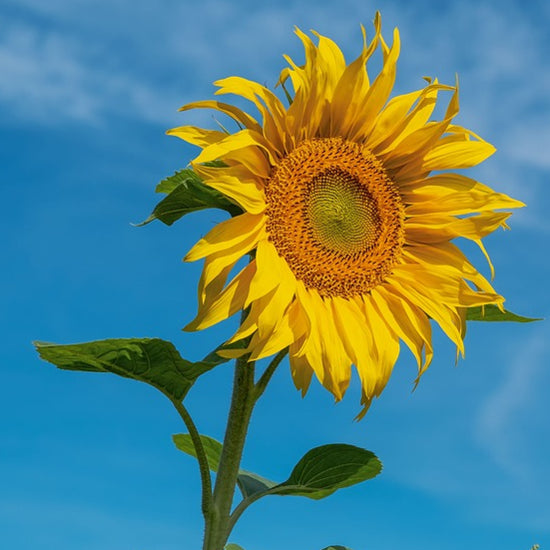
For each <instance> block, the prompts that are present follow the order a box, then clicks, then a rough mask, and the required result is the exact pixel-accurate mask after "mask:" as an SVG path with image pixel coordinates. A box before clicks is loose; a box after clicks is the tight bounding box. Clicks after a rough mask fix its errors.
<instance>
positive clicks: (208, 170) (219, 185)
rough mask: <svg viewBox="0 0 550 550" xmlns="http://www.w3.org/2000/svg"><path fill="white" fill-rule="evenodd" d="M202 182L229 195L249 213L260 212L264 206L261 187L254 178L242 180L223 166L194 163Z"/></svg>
mask: <svg viewBox="0 0 550 550" xmlns="http://www.w3.org/2000/svg"><path fill="white" fill-rule="evenodd" d="M194 169H195V171H196V172H197V173H198V174H199V175H200V176H201V177H203V178H204V182H205V183H206V184H207V185H208V186H209V187H213V188H214V189H217V190H218V191H220V193H223V194H224V195H225V196H226V197H229V198H230V199H232V200H233V201H234V202H236V203H237V204H238V205H239V206H241V207H242V208H243V209H244V210H246V211H247V212H248V213H250V214H261V213H262V212H263V211H264V210H265V207H266V204H265V195H264V191H263V187H262V186H261V185H259V184H258V182H257V181H256V179H255V178H250V179H249V180H248V181H246V180H245V181H243V180H241V179H239V178H237V177H235V176H232V175H230V174H228V173H227V172H228V171H227V170H224V168H214V167H211V166H201V165H195V167H194Z"/></svg>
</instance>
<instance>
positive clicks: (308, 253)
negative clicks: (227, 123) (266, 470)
mask: <svg viewBox="0 0 550 550" xmlns="http://www.w3.org/2000/svg"><path fill="white" fill-rule="evenodd" d="M374 27H375V34H374V37H373V38H372V40H371V41H370V42H367V39H366V35H365V31H364V29H362V30H363V49H362V51H361V54H360V55H359V57H358V58H357V59H356V60H355V61H353V62H352V63H350V64H349V65H347V64H346V61H345V59H344V56H343V54H342V52H341V51H340V49H339V48H338V46H337V45H336V44H335V43H334V42H332V41H331V40H329V39H328V38H326V37H324V36H321V35H318V34H317V33H315V36H316V37H317V38H318V44H317V45H316V44H315V43H314V42H313V41H312V40H311V39H310V38H309V37H308V36H307V35H305V34H304V33H302V32H301V31H300V30H296V34H297V35H298V36H299V38H300V39H301V40H302V42H303V44H304V47H305V56H306V61H305V64H304V65H303V66H299V65H297V64H295V63H294V62H293V61H292V60H291V59H290V58H288V57H286V60H287V61H288V63H289V68H287V69H285V70H284V71H283V72H282V73H281V77H280V81H279V83H280V84H281V85H283V86H284V85H285V82H287V81H288V79H290V81H291V83H292V87H293V89H294V97H293V98H292V100H291V102H290V106H289V107H285V106H284V104H283V103H282V101H280V100H279V99H278V97H277V96H276V95H274V94H273V93H272V92H271V91H270V90H268V89H266V88H265V87H263V86H261V85H260V84H258V83H256V82H252V81H249V80H245V79H243V78H239V77H230V78H226V79H224V80H220V81H218V82H216V85H217V86H218V87H219V90H218V91H217V92H216V93H217V94H235V95H238V96H241V97H243V98H245V99H247V100H250V101H251V102H252V103H253V104H254V105H255V106H256V108H257V110H258V111H259V113H260V115H261V118H262V120H261V123H259V122H257V121H256V120H255V119H254V118H253V117H252V116H250V115H248V114H247V113H245V112H244V111H242V110H241V109H239V108H237V107H234V106H232V105H230V104H226V103H221V102H217V101H200V102H196V103H192V104H189V105H186V106H184V107H182V110H188V109H193V108H212V109H217V110H218V111H220V112H222V113H224V114H226V115H228V116H229V117H231V118H233V119H234V120H235V121H236V122H237V123H238V124H239V126H240V127H241V128H242V129H241V130H240V131H237V132H236V133H234V134H228V133H227V132H223V131H212V130H204V129H200V128H196V127H192V126H183V127H180V128H175V129H173V130H170V131H169V132H168V133H169V134H172V135H175V136H178V137H180V138H182V139H184V140H185V141H187V142H189V143H192V144H194V145H198V146H199V147H201V148H202V152H201V153H200V154H199V156H198V157H197V158H196V159H195V160H194V162H193V163H192V166H193V168H194V170H195V171H196V172H197V173H198V174H199V175H200V176H201V177H202V178H203V179H204V181H205V183H206V184H207V185H209V186H211V187H213V188H214V189H217V190H218V191H220V192H221V193H223V194H224V195H225V196H227V197H228V198H229V199H230V200H232V201H233V202H235V203H236V204H238V205H239V206H240V207H241V208H242V210H243V213H242V214H241V215H238V216H236V217H234V218H231V219H228V220H227V221H224V222H222V223H220V224H219V225H217V226H216V227H214V228H213V229H212V230H211V231H210V232H209V233H208V234H207V235H206V236H205V237H203V238H202V239H201V240H200V241H199V242H198V243H197V244H196V245H195V246H194V247H193V248H192V249H191V251H190V252H189V253H188V254H187V256H186V260H188V261H194V260H198V259H201V258H204V259H205V265H204V271H203V273H202V277H201V280H200V283H199V310H198V315H197V317H196V318H195V319H194V321H193V322H192V323H190V324H189V325H188V327H186V328H187V329H189V330H198V329H203V328H206V327H209V326H211V325H213V324H215V323H218V322H219V321H222V320H223V319H226V318H228V317H229V316H231V315H233V314H235V313H236V312H238V311H239V310H242V309H245V308H249V312H248V315H247V317H246V319H245V320H244V322H243V323H242V325H241V326H240V328H239V329H238V331H237V332H236V334H235V335H234V336H233V338H232V339H231V341H236V340H239V339H242V338H244V337H251V340H250V344H249V346H248V348H247V350H246V352H247V353H250V360H257V359H261V358H264V357H267V356H270V355H272V354H275V353H277V352H279V351H281V350H282V349H284V348H286V347H289V358H290V367H291V371H292V376H293V379H294V383H295V385H296V387H297V388H298V389H300V390H302V392H303V393H305V392H306V391H307V388H308V386H309V384H310V381H311V378H312V374H313V373H315V375H316V376H317V378H318V379H319V381H320V382H321V383H322V384H323V386H325V387H326V388H327V389H328V390H329V391H331V392H332V393H333V394H334V396H335V397H336V399H338V400H339V399H341V398H342V396H343V394H344V392H345V391H346V389H347V387H348V385H349V381H350V377H351V368H352V365H355V367H356V369H357V372H358V373H359V377H360V379H361V385H362V395H363V398H362V404H363V405H364V408H363V411H362V413H361V414H360V416H361V415H362V414H364V412H365V411H366V409H367V408H368V405H369V404H370V402H371V400H372V398H373V397H375V396H378V395H379V394H380V393H381V392H382V390H383V389H384V386H385V385H386V383H387V381H388V379H389V377H390V374H391V371H392V369H393V366H394V364H395V362H396V360H397V358H398V355H399V348H400V341H403V342H404V343H405V344H406V345H407V346H408V347H409V348H410V350H411V351H412V353H413V354H414V356H415V358H416V361H417V363H418V371H419V375H418V376H419V377H420V375H421V374H422V373H423V372H424V371H425V370H426V368H427V367H428V365H429V364H430V361H431V359H432V355H433V350H432V343H431V326H430V319H432V320H434V321H435V322H436V323H437V324H438V325H439V326H440V327H441V329H442V330H443V331H444V332H445V334H446V335H447V336H448V337H449V338H450V339H451V340H452V341H453V342H454V343H455V344H456V346H457V349H458V351H460V352H461V353H462V354H463V353H464V344H463V337H464V326H465V311H466V308H468V307H472V306H482V305H485V304H497V305H499V307H502V306H501V304H502V302H503V301H504V299H503V298H502V297H501V296H500V295H498V294H497V293H496V292H495V291H494V290H493V288H492V286H491V284H490V283H489V282H488V281H487V279H486V278H485V277H483V276H482V275H481V274H480V273H479V272H478V271H477V270H476V268H474V267H473V265H472V264H471V263H470V262H469V261H468V260H467V258H466V257H465V256H464V254H463V253H462V252H461V251H460V250H459V249H458V248H457V247H456V246H455V244H453V243H452V242H451V241H452V240H453V239H455V238H457V237H464V238H466V239H470V240H472V241H473V242H475V243H476V244H477V245H479V246H480V247H481V249H482V250H483V252H484V253H485V255H486V256H487V254H486V252H485V249H484V248H483V245H482V242H481V239H482V237H485V236H486V235H487V234H489V233H491V232H492V231H494V230H495V229H497V228H498V227H504V228H506V227H507V226H506V219H507V218H508V217H509V216H510V213H508V212H497V210H500V209H509V208H517V207H520V206H523V204H522V203H520V202H519V201H516V200H514V199H511V198H509V197H508V196H506V195H503V194H501V193H495V192H494V191H492V190H491V189H490V188H488V187H486V186H485V185H483V184H481V183H478V182H477V181H474V180H473V179H470V178H467V177H465V176H463V175H460V174H457V173H449V172H441V171H446V170H449V169H454V170H457V169H463V168H469V167H471V166H475V165H477V164H479V163H480V162H482V161H483V160H485V159H486V158H487V157H489V156H490V155H491V154H492V153H493V152H494V148H493V146H492V145H490V144H489V143H487V142H485V141H483V140H482V139H481V138H480V137H478V136H476V135H475V134H473V133H472V132H470V131H469V130H466V129H465V128H462V127H460V126H456V125H454V124H453V123H452V120H453V118H454V117H455V116H456V114H457V113H458V85H457V86H444V85H441V84H439V83H438V82H437V80H433V81H432V80H430V79H427V85H426V86H425V87H424V88H423V89H421V90H418V91H415V92H411V93H408V94H405V95H400V96H397V97H394V98H393V99H390V100H389V96H390V92H391V90H392V88H393V84H394V80H395V74H396V62H397V58H398V55H399V48H400V42H399V33H398V30H397V29H395V31H394V36H393V44H392V46H391V47H389V46H388V45H387V44H386V42H385V41H384V39H383V37H382V35H381V31H380V28H381V26H380V16H379V14H377V15H376V18H375V21H374ZM378 47H380V49H381V51H382V56H383V66H382V70H381V71H380V73H379V74H378V75H377V76H376V78H375V79H374V80H373V81H372V82H371V81H370V79H369V75H368V72H367V67H366V65H367V61H368V60H369V58H370V57H371V56H372V54H373V53H374V52H375V51H376V50H377V48H378ZM285 90H286V88H285ZM441 91H450V92H452V96H451V99H450V101H449V104H448V107H447V110H446V113H445V116H444V118H443V120H441V121H431V120H430V117H431V115H432V113H433V110H434V107H435V105H436V100H437V97H438V93H439V92H441ZM214 160H217V161H222V163H220V164H219V165H218V164H217V165H215V166H212V165H205V163H209V162H210V161H214ZM432 172H435V174H433V175H432ZM247 253H253V256H254V258H253V259H252V260H251V262H250V263H249V264H248V265H246V267H244V268H243V269H242V270H241V271H240V272H239V273H238V275H236V276H235V277H234V278H233V279H232V280H231V281H230V282H229V284H226V283H227V279H228V277H229V274H230V272H231V270H232V269H233V268H234V266H235V265H236V263H237V262H238V261H239V259H240V258H242V257H243V256H244V255H246V254H247ZM487 258H488V256H487ZM489 264H490V261H489ZM491 271H492V266H491ZM417 380H418V379H417Z"/></svg>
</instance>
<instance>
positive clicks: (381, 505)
mask: <svg viewBox="0 0 550 550" xmlns="http://www.w3.org/2000/svg"><path fill="white" fill-rule="evenodd" d="M523 4H524V3H523V2H521V1H520V0H517V1H512V0H505V1H496V0H494V1H493V0H477V1H475V2H474V1H470V0H466V1H461V2H445V1H435V0H433V1H432V0H421V1H415V2H414V3H413V2H406V1H404V0H401V1H399V0H380V1H379V2H377V3H375V2H365V1H364V0H362V1H355V0H340V1H339V2H334V3H333V2H330V3H329V2H326V3H320V4H319V3H318V2H316V1H315V2H314V1H313V0H311V1H310V0H307V1H302V2H298V1H286V2H275V3H273V4H270V5H269V6H268V5H267V4H263V3H257V2H256V3H252V2H240V3H225V2H221V1H211V0H204V1H201V2H199V3H197V5H195V3H191V2H185V1H183V0H180V1H177V0H162V1H157V2H131V1H130V0H78V1H77V0H49V1H48V2H44V1H43V0H17V1H12V0H3V1H2V3H1V4H0V29H1V32H0V75H1V77H0V140H1V144H2V146H1V148H0V167H1V168H0V183H1V185H2V195H3V204H4V209H3V210H4V212H3V215H2V217H1V221H0V223H1V224H2V233H3V235H5V236H6V235H7V238H6V237H4V239H3V242H4V247H3V250H4V253H3V258H4V260H3V264H2V265H3V266H4V267H3V269H2V270H1V272H0V284H1V287H2V289H3V292H2V293H0V308H1V309H0V311H2V316H1V318H0V322H1V324H2V327H1V328H2V334H3V335H4V343H3V353H2V356H1V359H0V369H1V373H2V385H1V386H0V408H1V414H0V418H1V420H0V433H1V437H0V488H1V489H0V547H2V548H9V549H10V550H30V549H33V550H37V549H38V550H40V549H45V550H48V549H54V548H55V549H56V550H73V549H78V550H176V549H178V548H179V549H193V548H199V547H200V539H201V531H202V524H201V516H200V512H199V487H198V479H197V478H198V475H197V471H196V467H195V464H194V462H193V461H192V459H190V458H188V457H187V456H185V455H182V454H181V453H179V452H178V451H176V450H175V449H174V448H173V446H172V443H171V439H170V436H171V434H173V433H178V432H182V431H184V429H183V427H182V426H181V425H180V421H179V419H178V417H177V416H176V414H175V412H173V411H172V410H171V408H170V405H169V403H168V402H167V401H166V400H165V399H164V398H163V397H162V396H160V395H158V394H157V393H155V391H154V390H152V389H151V388H149V387H147V386H145V385H142V384H139V383H132V382H130V381H127V380H119V379H117V378H116V377H114V376H110V375H95V376H94V375H87V374H83V373H67V372H61V371H58V370H57V369H55V368H54V367H53V366H51V365H48V364H46V363H43V362H41V361H40V360H39V359H38V358H37V356H36V354H35V353H34V351H33V349H32V347H31V344H30V342H31V341H32V340H35V339H39V340H46V341H53V342H60V343H71V342H78V341H85V340H93V339H98V338H107V337H130V336H159V337H161V338H164V339H169V340H172V341H173V342H174V343H175V344H176V345H177V347H178V348H179V349H180V350H181V352H182V354H183V355H184V356H186V357H188V358H190V359H198V358H200V357H202V356H203V355H204V354H205V353H206V352H207V351H209V349H210V348H211V347H213V346H214V345H216V344H217V343H219V342H220V341H223V339H224V338H225V337H227V336H228V335H229V334H230V333H231V330H232V328H233V327H234V322H233V321H229V322H227V323H225V324H223V325H221V326H220V327H216V328H213V329H209V330H208V331H205V332H202V333H198V334H191V335H190V334H187V333H183V332H181V330H180V329H181V327H182V326H184V325H185V324H186V323H187V322H188V321H189V320H190V318H191V317H192V316H193V313H194V309H195V286H196V283H197V280H198V276H199V272H200V265H199V264H196V265H195V264H182V263H181V258H182V257H183V255H184V254H185V252H186V251H187V250H188V249H189V247H190V246H191V245H192V244H193V242H194V241H196V240H197V239H198V237H199V236H200V235H202V234H204V233H205V232H206V231H208V229H209V228H210V227H212V226H213V225H214V224H215V223H216V222H217V221H219V220H221V219H222V215H220V214H218V213H216V212H210V211H207V212H204V213H201V214H195V215H192V216H189V217H188V218H186V219H184V220H182V221H181V222H179V223H178V224H176V225H175V226H173V227H172V228H167V227H165V226H162V225H161V224H160V223H159V224H151V225H149V226H147V227H145V228H135V227H132V226H131V225H130V224H131V222H138V221H141V220H142V219H144V218H145V217H146V216H147V215H148V214H149V212H150V210H151V208H152V206H153V205H154V203H155V200H157V197H155V195H154V193H153V189H154V186H155V184H156V183H157V182H158V181H159V180H160V179H162V178H163V177H165V176H166V175H168V174H170V173H172V172H173V171H174V170H176V169H178V168H182V167H184V166H185V165H186V164H187V162H188V161H189V160H190V159H191V158H192V157H193V155H194V153H195V152H194V151H193V149H192V148H190V147H188V146H186V145H185V144H183V142H181V141H179V140H177V139H174V138H170V137H166V136H165V135H164V132H165V130H166V129H167V128H170V127H173V126H178V125H182V124H186V123H201V124H206V125H213V124H214V121H213V119H212V117H211V115H210V114H209V113H205V112H201V113H197V114H195V113H186V114H178V113H177V112H176V111H177V108H178V107H179V106H180V105H182V104H184V103H186V102H188V101H192V100H198V99H203V98H209V97H211V94H212V92H213V87H212V84H211V83H212V82H213V81H214V80H216V79H218V78H221V77H224V76H229V75H232V74H238V75H242V76H245V77H248V78H253V79H255V80H257V81H259V82H262V83H265V84H267V85H273V84H274V83H275V81H276V78H277V76H278V73H279V71H280V69H281V68H282V67H283V66H284V61H283V59H282V54H283V53H287V54H290V55H291V56H292V57H294V58H295V59H301V55H302V52H301V46H300V43H299V40H298V39H297V38H296V37H295V36H294V34H293V27H294V25H298V26H300V27H301V28H302V29H305V30H307V29H310V28H313V29H316V30H318V31H319V32H321V33H324V34H327V35H328V36H331V37H332V38H334V39H335V40H336V41H337V42H338V43H339V44H341V46H342V48H343V49H344V51H345V52H346V54H347V55H348V58H353V56H354V55H356V54H357V52H358V51H359V48H360V44H361V34H360V30H359V23H361V22H363V23H365V24H366V25H369V24H370V21H371V20H372V18H373V15H374V12H375V10H377V9H379V10H381V12H382V20H383V27H384V29H385V31H386V32H385V34H386V35H387V36H390V32H391V29H392V28H393V27H394V26H399V28H400V31H401V35H402V42H403V47H402V54H401V58H400V63H399V74H398V78H397V84H396V93H402V92H405V91H410V90H412V89H417V88H418V87H419V86H421V80H420V77H422V76H424V75H430V76H437V77H439V79H440V80H441V81H443V82H451V83H452V82H454V75H455V73H458V75H459V78H460V84H461V113H460V115H459V122H460V123H461V124H463V125H465V126H467V127H469V128H471V129H472V130H474V131H476V132H478V133H480V134H481V135H482V136H483V137H484V138H485V139H487V140H488V141H490V142H492V143H494V144H495V145H496V147H497V149H498V151H497V153H496V154H495V155H494V156H493V157H492V158H491V159H489V161H487V162H486V163H484V164H483V165H482V166H480V167H477V168H476V169H475V170H473V171H472V172H471V174H472V175H473V177H476V178H477V179H479V180H480V181H483V182H485V183H488V184H490V185H491V186H493V187H494V188H495V189H497V190H500V191H504V192H507V193H509V194H511V195H512V196H514V197H516V198H519V199H521V200H523V201H524V202H526V203H527V204H528V208H525V209H523V210H522V211H520V212H518V213H517V214H515V215H514V216H513V218H512V220H511V227H512V230H511V231H509V232H506V233H504V232H499V233H498V234H495V235H492V236H491V237H490V238H488V239H487V242H486V245H487V248H488V250H489V252H490V253H491V256H492V258H493V261H494V264H495V267H496V279H495V285H496V288H497V289H498V290H499V291H500V292H501V293H502V294H503V295H504V296H506V297H507V300H508V302H507V304H508V307H509V308H510V309H512V310H514V311H517V312H518V313H522V314H524V315H531V316H544V317H547V318H548V317H549V316H550V315H549V310H550V303H549V299H548V292H547V281H548V276H549V261H548V259H547V254H546V253H545V251H546V250H547V242H548V238H549V236H550V222H549V218H548V215H547V212H548V209H549V207H550V200H549V196H548V191H547V185H548V177H549V175H550V155H549V154H548V151H550V93H549V92H550V66H549V65H550V63H549V61H548V56H547V55H546V54H545V52H547V51H548V49H549V48H550V33H549V30H550V5H549V4H548V3H547V2H543V1H542V0H540V1H533V2H530V3H529V4H528V5H526V6H525V5H523ZM472 253H473V254H474V257H475V258H476V261H477V264H478V265H479V267H480V268H481V269H482V270H485V272H486V266H485V264H484V263H483V260H482V258H480V257H479V255H478V254H477V253H475V251H472ZM435 334H436V336H435V347H436V358H435V360H434V363H433V364H432V366H431V367H430V369H429V371H428V372H427V373H426V374H425V375H424V377H423V379H422V381H421V384H420V385H419V387H418V389H417V390H416V391H415V392H414V393H411V388H412V382H413V380H414V378H415V370H414V364H413V359H412V357H411V356H410V355H408V354H407V352H405V353H403V355H402V357H401V358H400V360H399V362H398V364H397V366H396V369H395V371H394V375H393V377H392V379H391V381H390V383H389V385H388V388H387V389H386V391H385V392H384V394H383V396H382V398H381V399H380V400H378V401H377V402H375V404H374V405H373V407H372V408H371V410H370V411H369V414H368V415H367V417H366V418H365V420H364V421H362V422H361V423H355V422H353V421H352V419H353V417H354V416H355V414H356V413H357V410H358V408H357V405H358V399H359V387H358V382H357V380H355V382H354V384H352V387H351V388H350V390H349V392H348V395H347V396H346V398H345V399H344V401H343V402H341V403H339V404H337V405H335V404H334V403H333V400H332V398H331V397H330V395H329V394H328V393H327V392H326V391H324V390H323V389H322V388H320V387H319V385H318V384H313V385H312V388H311V391H310V393H309V394H308V395H307V397H306V398H305V399H302V398H301V397H300V395H299V394H298V393H297V392H296V391H295V389H294V387H293V385H292V382H291V379H290V374H289V371H288V365H287V364H284V365H283V366H282V367H281V368H280V369H279V371H278V372H277V374H276V376H275V378H274V380H273V383H272V385H271V387H270V388H269V389H268V391H267V393H266V395H265V397H264V398H263V402H260V404H259V406H258V408H257V410H256V414H255V416H254V419H253V423H252V426H251V434H250V438H249V441H248V444H247V448H246V451H245V456H244V462H243V465H244V467H245V468H248V469H251V470H255V471H257V472H258V473H261V474H263V475H265V476H267V477H271V478H273V479H276V480H283V479H284V478H285V477H286V476H287V475H288V473H289V471H290V470H291V468H292V466H293V464H294V463H295V462H296V461H297V460H298V459H299V458H300V456H302V455H303V454H304V453H305V452H306V451H307V450H308V449H309V448H311V447H313V446H315V445H320V444H324V443H330V442H336V441H340V442H346V443H352V444H356V445H361V446H364V447H366V448H369V449H371V450H373V451H374V452H376V453H377V454H378V455H379V456H380V457H381V459H382V461H383V462H384V465H385V470H384V472H383V474H382V475H381V476H380V477H379V478H377V479H376V480H374V481H372V482H369V483H367V484H364V485H359V486H357V487H354V488H350V489H346V490H343V491H341V492H339V493H337V494H336V495H334V496H332V497H331V498H329V499H326V500H324V501H319V502H312V501H309V500H306V499H299V498H281V497H272V498H271V500H269V499H265V500H264V501H260V502H259V503H257V504H256V505H255V507H253V508H251V509H250V510H249V511H248V512H247V513H246V514H245V515H244V516H243V518H242V520H241V522H240V524H239V525H238V527H237V529H236V531H235V533H234V535H233V537H232V539H233V540H234V541H235V542H238V543H240V544H242V545H243V546H244V547H245V548H246V549H247V550H254V549H257V550H280V549H281V548H288V549H294V548H296V549H299V550H309V549H311V550H320V549H321V548H323V547H324V546H327V545H329V544H344V545H347V546H349V547H351V548H353V549H354V550H393V549H396V548H400V549H406V550H436V549H437V550H441V549H444V550H463V549H465V548H475V549H477V548H480V549H481V548H487V549H492V548H495V549H496V548H498V549H499V550H529V548H530V547H531V545H532V544H534V543H539V544H540V545H541V550H545V549H547V548H550V499H549V498H548V494H549V488H550V460H549V455H550V437H549V436H550V430H549V428H548V418H549V415H550V404H549V401H548V398H547V394H548V390H547V388H548V387H549V385H550V371H549V369H548V368H547V364H548V362H549V359H550V338H549V336H550V334H549V328H548V323H547V322H544V323H538V324H530V325H521V326H520V325H515V326H512V325H500V326H499V325H497V326H491V325H480V324H472V325H470V327H469V331H468V335H467V353H466V359H465V360H462V361H460V362H459V365H458V366H457V367H455V366H454V350H453V348H452V346H451V345H450V344H449V343H448V342H447V341H446V340H445V338H444V337H443V336H442V335H441V334H440V332H439V331H437V332H436V333H435ZM230 384H231V366H230V365H226V366H222V367H219V368H218V369H217V370H216V371H215V372H213V373H211V374H209V375H207V376H205V377H203V379H201V380H200V382H199V383H198V384H197V386H196V387H195V388H194V390H193V391H192V393H191V395H190V397H189V407H190V409H191V410H192V412H193V413H194V415H195V416H196V418H197V422H198V424H199V426H200V429H201V430H202V431H203V432H204V433H206V434H209V435H211V436H213V437H218V438H221V436H222V429H223V420H222V418H223V416H224V415H225V410H226V406H227V401H228V398H229V389H230Z"/></svg>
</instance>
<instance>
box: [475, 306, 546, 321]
mask: <svg viewBox="0 0 550 550" xmlns="http://www.w3.org/2000/svg"><path fill="white" fill-rule="evenodd" d="M541 320H542V319H535V318H532V317H522V316H521V315H516V314H515V313H512V312H511V311H506V310H504V311H501V310H500V309H499V308H498V307H497V306H496V305H494V304H489V305H486V306H477V307H470V308H468V310H467V311H466V321H488V322H502V321H513V322H515V323H532V322H533V321H541Z"/></svg>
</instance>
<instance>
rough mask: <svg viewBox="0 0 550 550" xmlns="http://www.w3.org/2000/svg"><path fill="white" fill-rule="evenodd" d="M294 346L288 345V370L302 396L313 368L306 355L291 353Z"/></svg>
mask: <svg viewBox="0 0 550 550" xmlns="http://www.w3.org/2000/svg"><path fill="white" fill-rule="evenodd" d="M295 347H296V346H290V351H289V359H290V372H291V374H292V380H293V381H294V385H295V386H296V389H297V390H300V391H301V392H302V397H303V396H304V395H305V394H306V392H307V390H308V388H309V385H310V383H311V377H312V376H313V369H312V368H311V366H310V364H309V363H308V361H307V359H306V357H304V356H303V355H296V354H295V353H293V352H294V348H295Z"/></svg>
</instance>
